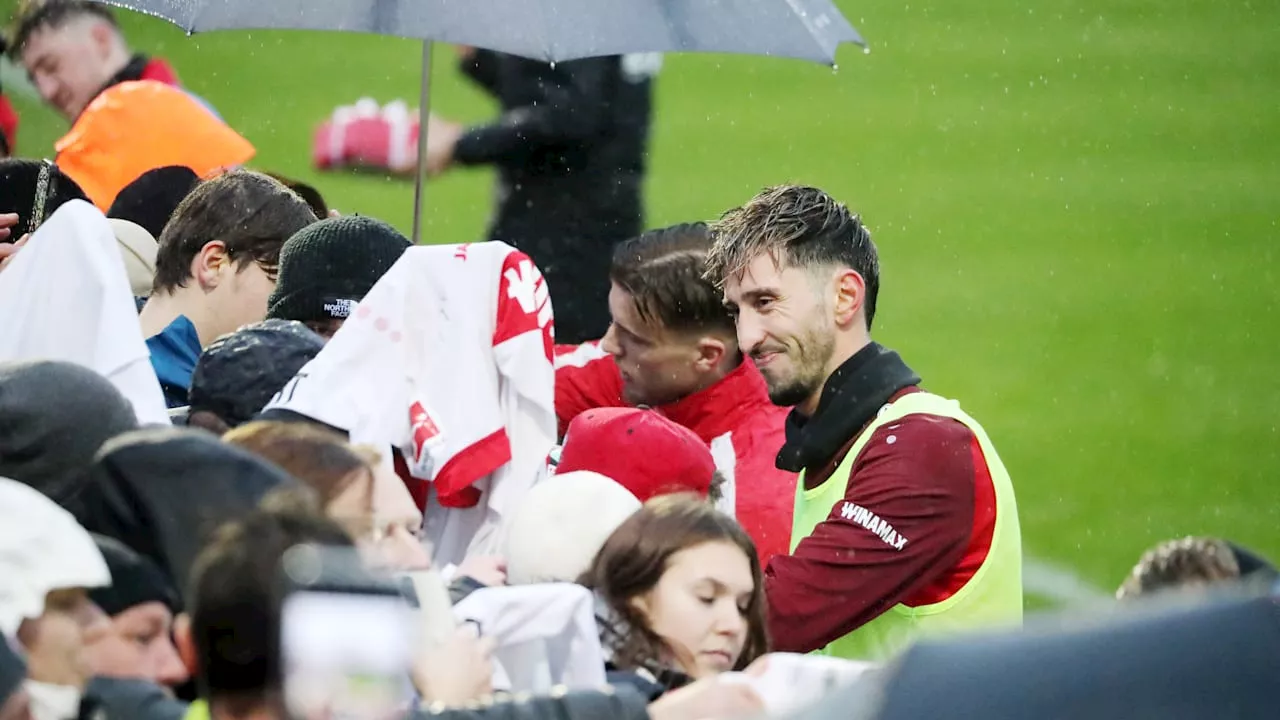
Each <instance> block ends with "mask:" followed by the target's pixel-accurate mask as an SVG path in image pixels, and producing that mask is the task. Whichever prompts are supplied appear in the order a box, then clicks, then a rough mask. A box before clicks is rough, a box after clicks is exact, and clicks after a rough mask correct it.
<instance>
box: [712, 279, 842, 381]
mask: <svg viewBox="0 0 1280 720" xmlns="http://www.w3.org/2000/svg"><path fill="white" fill-rule="evenodd" d="M820 285H823V286H825V283H821V284H820V283H818V282H816V281H815V279H814V276H813V275H812V274H811V273H810V272H807V271H805V270H801V269H798V268H794V267H787V268H780V267H779V265H778V263H776V262H775V261H774V259H773V257H772V256H770V255H768V254H761V255H759V256H758V257H756V258H755V259H754V260H753V261H751V262H750V263H749V264H748V265H747V267H746V268H745V269H744V270H743V272H742V273H740V274H738V275H736V276H733V277H729V278H726V280H725V284H724V297H725V302H726V304H728V305H729V307H730V308H731V309H732V311H733V312H734V313H735V315H736V317H737V327H738V345H739V347H741V348H742V351H743V352H744V353H746V354H747V355H748V356H749V357H750V358H751V359H752V360H753V361H754V362H755V363H756V367H758V368H759V369H760V374H761V375H763V376H764V379H765V384H766V385H767V386H768V388H769V399H770V400H772V401H773V403H774V404H775V405H782V406H791V405H801V406H808V405H810V404H812V405H814V406H816V403H817V397H818V395H819V394H820V393H821V392H822V386H823V383H825V382H826V379H827V376H828V375H829V374H830V371H831V370H832V369H833V368H832V367H831V365H832V360H833V356H834V355H835V350H836V335H837V324H836V318H835V316H834V313H833V310H832V307H831V303H829V302H827V298H826V297H825V293H824V292H822V291H823V290H825V289H826V288H825V287H820ZM810 401H812V403H810Z"/></svg>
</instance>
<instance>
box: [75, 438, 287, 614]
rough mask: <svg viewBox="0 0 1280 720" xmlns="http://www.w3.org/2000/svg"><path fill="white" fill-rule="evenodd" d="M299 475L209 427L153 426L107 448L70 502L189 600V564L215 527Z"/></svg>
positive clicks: (82, 518)
mask: <svg viewBox="0 0 1280 720" xmlns="http://www.w3.org/2000/svg"><path fill="white" fill-rule="evenodd" d="M296 487H298V481H297V480H295V479H294V478H292V477H290V476H289V475H288V474H287V473H285V472H284V471H283V470H281V469H280V468H278V467H276V466H275V465H272V464H271V463H269V462H267V461H265V460H262V459H261V458H259V457H257V456H255V455H253V454H251V453H248V452H245V451H244V450H241V449H239V448H234V447H231V446H230V445H227V444H226V443H223V442H221V441H220V440H218V439H217V438H214V437H211V436H210V435H209V434H208V433H206V432H203V431H197V430H189V429H186V428H149V429H143V430H137V431H134V432H131V433H126V434H124V435H121V436H119V437H117V438H115V439H114V440H112V441H110V442H109V443H107V444H106V445H104V446H103V448H102V450H101V451H100V452H99V453H98V459H97V461H96V462H94V464H93V466H92V467H91V468H90V470H89V473H88V474H87V477H86V480H85V482H84V484H83V486H82V487H81V489H80V491H79V492H78V493H77V494H76V495H75V496H74V497H72V498H70V499H69V500H68V501H67V503H66V505H67V507H68V509H69V510H71V512H72V513H73V514H74V515H75V516H76V519H77V520H78V521H79V522H80V524H81V525H82V526H84V528H85V529H87V530H89V531H90V532H93V533H97V534H99V535H105V536H107V537H109V538H113V539H115V540H118V541H120V542H121V543H123V544H124V545H125V546H127V547H128V548H129V549H130V550H132V551H133V552H135V553H137V554H138V555H140V556H142V557H144V558H146V559H148V560H150V561H151V562H152V563H154V564H155V566H156V567H157V568H159V569H160V571H161V573H163V575H164V579H165V581H166V582H167V583H168V587H169V588H170V589H171V590H172V592H173V594H174V595H176V596H177V597H178V599H179V600H180V601H181V602H183V605H184V607H185V603H186V602H187V598H186V597H185V591H186V580H187V578H188V577H189V576H190V569H191V564H192V562H193V561H194V559H195V556H196V555H197V554H198V553H199V551H200V549H201V547H203V545H204V543H205V540H206V539H207V537H208V535H209V533H211V532H212V531H213V530H214V529H215V528H217V527H218V526H219V525H220V524H221V523H223V522H224V521H226V520H227V519H230V518H234V517H239V516H240V515H242V514H244V513H245V512H248V511H249V510H250V509H251V508H254V507H256V506H257V505H258V503H259V502H261V500H262V498H263V497H265V496H266V495H267V494H269V493H271V492H272V491H275V490H278V489H282V488H296Z"/></svg>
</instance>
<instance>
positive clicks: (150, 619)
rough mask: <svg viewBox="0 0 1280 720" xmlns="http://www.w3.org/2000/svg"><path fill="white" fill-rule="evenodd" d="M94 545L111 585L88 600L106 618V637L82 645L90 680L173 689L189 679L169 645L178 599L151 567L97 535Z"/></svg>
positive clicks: (155, 568) (97, 636)
mask: <svg viewBox="0 0 1280 720" xmlns="http://www.w3.org/2000/svg"><path fill="white" fill-rule="evenodd" d="M93 539H94V542H95V543H97V546H98V550H99V551H100V552H101V553H102V557H103V559H104V560H106V563H107V568H108V569H109V570H110V571H111V584H110V585H108V586H104V587H100V588H94V589H92V590H90V591H89V599H90V600H92V601H93V602H94V604H95V605H97V606H98V607H99V608H100V609H101V610H102V611H103V612H104V613H106V614H107V615H108V616H109V617H110V618H111V628H110V631H108V632H103V633H98V634H97V635H96V636H95V637H94V638H93V639H92V641H91V642H89V643H88V645H87V646H86V650H87V651H88V657H89V666H90V668H91V669H92V670H93V674H94V675H99V676H105V677H117V678H133V679H138V680H148V681H151V682H153V683H156V684H158V685H165V686H170V687H177V686H179V685H181V684H183V683H185V682H186V681H187V680H188V679H189V677H190V675H189V673H188V672H187V668H186V666H185V665H183V664H182V660H181V658H179V657H178V650H177V648H175V647H174V645H173V635H172V632H173V619H174V614H175V613H176V612H177V611H178V608H179V607H181V604H180V602H179V600H178V595H177V593H176V592H174V590H173V588H172V587H170V586H169V584H168V582H167V581H166V580H165V577H164V574H163V573H162V572H161V571H160V568H158V567H156V565H155V563H153V562H151V561H150V560H148V559H146V558H143V557H141V556H139V555H138V554H137V553H135V552H133V551H132V550H130V549H129V548H127V547H125V546H124V545H123V544H122V543H120V542H119V541H116V540H112V539H111V538H108V537H104V536H102V535H95V536H94V538H93Z"/></svg>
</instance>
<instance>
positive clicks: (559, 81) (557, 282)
mask: <svg viewBox="0 0 1280 720" xmlns="http://www.w3.org/2000/svg"><path fill="white" fill-rule="evenodd" d="M639 57H644V56H629V57H628V59H624V58H623V57H620V56H611V57H601V58H588V59H585V60H573V61H570V62H563V63H556V64H555V65H552V64H550V63H545V62H539V61H535V60H527V59H525V58H520V57H515V56H511V55H504V54H500V53H495V52H491V51H487V50H478V51H476V54H475V55H474V57H473V58H472V59H470V60H468V61H464V62H463V63H462V70H463V72H464V73H465V74H466V75H467V76H469V77H470V78H471V79H473V80H475V81H476V82H477V83H478V84H479V85H480V86H481V87H483V88H484V89H485V90H486V91H488V92H489V93H490V94H491V95H493V96H494V97H496V98H497V99H498V101H499V103H500V104H501V106H502V114H501V115H499V116H498V117H497V118H496V119H495V120H494V121H493V122H490V123H488V124H485V125H480V126H477V127H473V128H470V129H469V130H467V132H466V133H465V134H463V136H462V137H461V138H460V139H459V140H458V144H457V146H456V147H455V149H454V159H455V160H456V161H457V162H459V163H461V164H464V165H477V164H491V165H494V166H495V167H496V168H497V170H498V179H497V192H496V195H497V197H496V200H495V204H496V207H495V210H494V215H493V219H492V221H491V222H490V225H489V239H490V240H502V241H503V242H506V243H508V244H510V245H513V246H515V247H517V248H519V249H520V250H523V251H524V252H525V253H527V254H528V255H529V256H530V257H531V258H533V261H534V262H535V263H536V264H537V265H538V268H539V269H541V270H542V274H543V276H544V277H545V278H546V281H547V287H548V288H549V289H550V290H551V299H552V303H553V304H554V305H555V322H556V339H557V341H558V342H562V343H578V342H583V341H586V340H593V339H596V338H598V337H600V336H601V335H603V334H604V331H605V330H606V329H607V328H608V326H609V310H608V294H609V282H608V272H609V261H610V259H611V258H612V256H613V245H614V243H615V242H617V241H618V240H622V239H625V238H629V237H633V236H635V235H638V234H639V233H640V231H641V229H642V227H643V215H644V212H643V203H642V198H641V191H642V184H643V176H644V171H645V156H646V148H647V145H648V139H649V120H650V112H651V109H652V97H651V96H652V90H651V86H652V80H651V79H650V76H651V75H652V72H645V71H644V69H643V68H642V67H641V65H642V63H640V62H636V58H639Z"/></svg>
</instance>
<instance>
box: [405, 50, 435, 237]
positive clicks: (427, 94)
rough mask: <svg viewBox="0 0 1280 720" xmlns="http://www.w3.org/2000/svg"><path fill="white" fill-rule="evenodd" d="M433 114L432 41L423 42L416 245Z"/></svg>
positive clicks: (419, 111)
mask: <svg viewBox="0 0 1280 720" xmlns="http://www.w3.org/2000/svg"><path fill="white" fill-rule="evenodd" d="M430 114H431V41H430V40H423V41H422V87H421V89H420V91H419V95H418V172H417V180H416V182H415V184H414V187H413V236H412V237H411V238H410V240H412V241H413V244H414V245H417V244H418V243H420V242H422V223H423V220H424V218H423V213H424V211H425V208H426V193H425V190H426V184H427V118H428V117H429V116H430Z"/></svg>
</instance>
